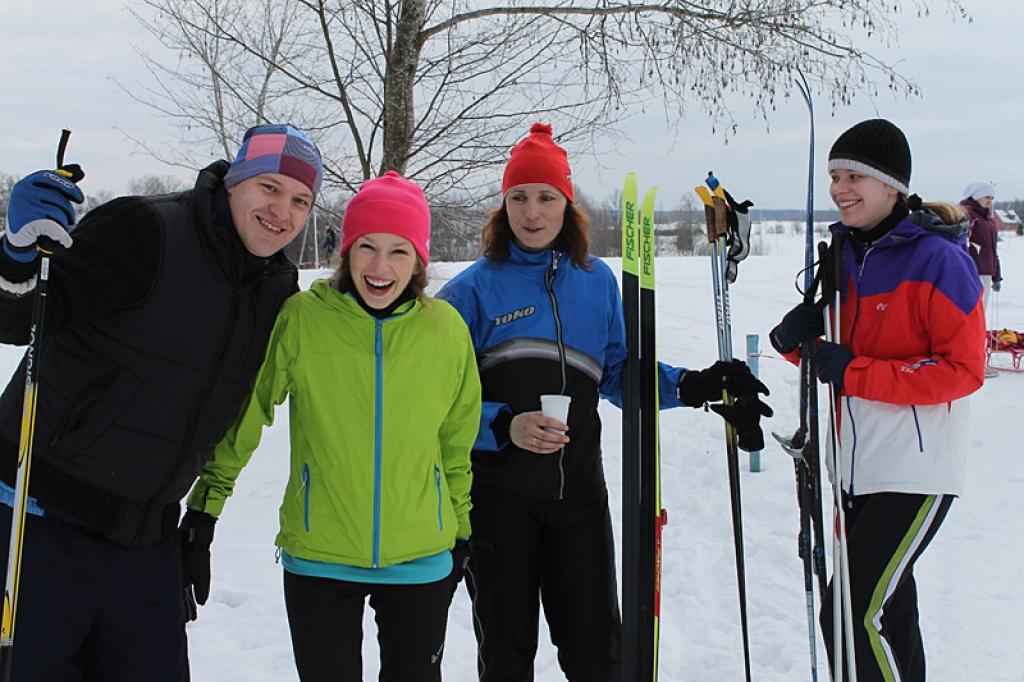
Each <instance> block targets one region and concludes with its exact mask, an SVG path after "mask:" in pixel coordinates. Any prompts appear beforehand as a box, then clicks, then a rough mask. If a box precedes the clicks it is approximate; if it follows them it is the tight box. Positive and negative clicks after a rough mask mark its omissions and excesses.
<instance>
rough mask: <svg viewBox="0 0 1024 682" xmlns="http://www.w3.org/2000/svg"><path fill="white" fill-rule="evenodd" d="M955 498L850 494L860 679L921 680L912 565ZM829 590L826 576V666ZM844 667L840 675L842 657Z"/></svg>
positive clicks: (865, 681)
mask: <svg viewBox="0 0 1024 682" xmlns="http://www.w3.org/2000/svg"><path fill="white" fill-rule="evenodd" d="M952 503H953V496H952V495H912V494H908V493H873V494H870V495H858V496H856V497H854V498H852V500H850V499H849V498H847V501H846V502H845V504H846V505H847V509H846V539H847V550H848V553H849V557H850V592H851V598H852V602H853V635H854V648H855V650H856V656H855V660H856V662H857V680H858V682H876V681H877V682H881V681H882V680H896V682H924V679H925V663H924V645H923V643H922V642H921V628H920V626H919V625H918V611H917V584H916V583H915V582H914V564H915V563H916V562H917V559H918V558H919V557H920V556H921V554H922V553H923V552H924V550H925V548H927V547H928V544H929V543H930V542H931V540H932V538H933V537H935V533H936V532H937V531H938V529H939V526H940V525H942V521H943V519H945V518H946V513H947V512H948V511H949V507H950V505H951V504H952ZM832 589H833V587H832V582H829V585H828V590H827V592H826V595H825V603H824V604H823V605H822V609H821V629H822V633H823V635H824V638H825V648H826V649H827V651H828V657H829V663H830V665H831V661H832V660H833V655H834V654H833V651H832ZM844 647H845V644H844ZM843 665H844V668H843V677H844V679H845V677H846V668H845V665H846V664H845V662H844V664H843Z"/></svg>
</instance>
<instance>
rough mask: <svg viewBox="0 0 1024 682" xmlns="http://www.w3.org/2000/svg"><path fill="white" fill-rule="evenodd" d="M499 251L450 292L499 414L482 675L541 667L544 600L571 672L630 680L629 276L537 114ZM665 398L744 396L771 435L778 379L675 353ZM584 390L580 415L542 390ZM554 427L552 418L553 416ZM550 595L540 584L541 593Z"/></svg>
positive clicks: (479, 494)
mask: <svg viewBox="0 0 1024 682" xmlns="http://www.w3.org/2000/svg"><path fill="white" fill-rule="evenodd" d="M502 194H503V201H502V204H501V206H500V207H499V208H498V209H497V210H495V211H494V212H493V213H492V214H491V215H490V218H489V220H488V222H487V223H486V225H485V226H484V230H483V246H484V257H483V258H481V259H480V260H479V261H477V262H476V263H474V264H473V265H472V266H470V267H469V268H467V269H466V270H465V271H463V272H462V273H460V274H459V275H458V276H457V277H455V278H454V279H453V280H452V281H451V282H449V283H448V284H447V285H446V286H445V287H444V288H443V289H442V290H441V292H440V293H439V297H441V298H444V299H446V300H447V301H449V302H450V303H451V304H452V305H454V306H455V308H456V309H457V310H458V311H459V312H460V313H461V314H462V316H463V318H464V319H465V320H466V324H467V325H468V326H469V330H470V334H471V335H472V337H473V345H474V348H475V350H476V353H477V362H478V365H479V368H480V380H481V384H482V388H483V401H484V402H483V414H482V416H481V424H480V431H479V434H478V435H477V440H476V443H475V445H474V450H473V491H472V496H473V510H472V512H471V516H470V518H471V520H472V524H473V531H474V532H473V543H472V562H471V573H470V579H469V580H468V581H467V585H468V587H469V590H470V594H471V596H472V598H473V608H474V613H475V616H476V620H475V623H474V625H475V628H476V635H477V641H478V643H479V660H478V668H479V673H480V679H481V680H485V681H488V682H490V681H492V680H532V679H533V659H534V655H535V653H536V648H537V637H538V618H539V606H540V605H541V604H543V607H544V614H545V617H546V619H547V622H548V627H549V630H550V632H551V639H552V642H553V643H554V644H555V646H556V647H557V648H558V660H559V664H560V665H561V667H562V670H563V672H564V673H565V675H566V677H567V678H568V679H569V680H573V681H576V680H580V681H582V680H586V681H587V682H593V681H594V680H610V679H613V680H618V679H619V675H620V673H619V671H618V663H619V648H620V647H619V642H620V630H621V627H620V618H619V607H618V599H617V596H616V594H617V590H616V581H615V558H614V547H613V541H612V528H611V516H610V513H609V508H608V493H607V489H606V486H605V480H604V470H603V466H602V462H601V421H600V418H599V416H598V412H597V404H598V400H599V398H600V397H602V396H604V397H605V398H608V399H609V400H612V401H613V402H615V403H616V404H618V402H619V399H620V395H621V374H622V366H623V363H624V361H625V358H626V346H625V325H624V323H623V319H622V303H621V299H620V295H619V287H618V284H617V282H616V280H615V276H614V275H613V273H612V271H611V270H610V269H609V268H608V266H607V265H606V264H605V263H603V262H602V261H601V260H599V259H597V258H595V257H593V256H591V255H589V253H588V251H589V232H588V219H587V216H586V214H585V213H584V212H583V211H582V210H581V209H580V208H579V207H578V206H576V204H575V203H574V193H573V185H572V180H571V171H570V168H569V162H568V157H567V155H566V153H565V150H564V149H562V148H561V147H559V146H558V145H557V144H555V142H554V140H553V139H552V133H551V126H549V125H544V124H534V126H533V127H532V129H531V131H530V135H529V136H528V137H526V138H525V139H524V140H522V141H521V142H520V143H519V144H517V145H516V146H515V148H514V149H513V150H512V153H511V156H510V159H509V162H508V165H507V166H506V168H505V172H504V177H503V180H502ZM659 385H660V401H661V405H662V407H675V406H678V405H690V406H694V407H696V406H701V405H703V404H704V403H705V402H709V401H717V400H720V399H721V395H722V388H723V387H724V388H726V389H728V390H729V391H730V392H731V393H732V394H733V395H735V396H741V399H740V400H738V401H737V406H736V407H735V409H734V410H733V411H731V412H729V413H728V416H727V418H728V419H729V420H730V421H731V422H732V423H734V425H735V426H736V427H737V431H738V433H740V441H741V447H742V446H743V445H744V444H746V445H748V446H750V447H751V449H757V447H755V446H756V445H757V444H758V443H759V442H760V441H761V430H760V426H759V419H760V416H761V415H762V414H766V415H770V410H768V408H767V406H766V405H764V404H763V403H761V402H760V400H759V399H758V397H757V394H758V392H763V393H767V389H765V388H764V386H763V385H762V384H761V383H760V382H758V381H757V380H756V379H754V377H753V376H752V375H751V374H750V370H749V369H748V368H747V366H746V365H745V364H743V363H742V362H739V361H732V362H717V363H715V365H713V366H712V367H709V368H708V369H706V370H703V371H700V372H688V371H686V370H684V369H681V368H673V367H668V366H666V365H662V366H661V368H660V381H659ZM550 393H554V394H563V395H568V396H570V397H571V404H570V407H569V414H568V418H567V423H563V422H560V421H558V420H556V419H553V418H550V417H545V416H544V415H543V414H541V412H540V411H539V409H538V408H539V396H540V395H542V394H550ZM548 429H552V430H548ZM538 597H539V598H538Z"/></svg>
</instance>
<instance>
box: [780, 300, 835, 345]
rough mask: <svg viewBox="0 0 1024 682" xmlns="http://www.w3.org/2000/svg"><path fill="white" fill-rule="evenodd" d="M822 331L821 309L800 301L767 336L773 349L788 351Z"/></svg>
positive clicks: (823, 321)
mask: <svg viewBox="0 0 1024 682" xmlns="http://www.w3.org/2000/svg"><path fill="white" fill-rule="evenodd" d="M824 333H825V318H824V316H823V314H822V311H821V309H820V308H819V307H818V306H816V305H814V304H812V303H801V304H799V305H797V306H796V307H795V308H793V309H792V310H790V311H789V312H788V313H786V315H785V317H783V318H782V322H779V324H778V325H776V327H775V329H773V330H772V333H771V334H769V335H768V338H769V340H770V341H771V342H772V345H773V346H775V350H777V351H779V352H780V353H789V352H790V351H792V350H794V349H795V348H796V347H797V346H799V345H800V344H801V343H803V342H804V341H811V340H813V339H816V338H818V337H819V336H821V335H823V334H824Z"/></svg>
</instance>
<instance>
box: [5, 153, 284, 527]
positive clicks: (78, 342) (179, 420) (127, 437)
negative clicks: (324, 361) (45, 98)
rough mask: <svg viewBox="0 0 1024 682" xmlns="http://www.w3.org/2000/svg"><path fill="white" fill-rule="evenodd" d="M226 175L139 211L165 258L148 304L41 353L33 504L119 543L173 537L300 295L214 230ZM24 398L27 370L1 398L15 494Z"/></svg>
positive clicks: (75, 331)
mask: <svg viewBox="0 0 1024 682" xmlns="http://www.w3.org/2000/svg"><path fill="white" fill-rule="evenodd" d="M226 167H227V164H215V165H214V166H212V167H211V168H210V169H208V170H209V171H213V173H212V174H211V173H208V172H205V173H204V174H202V175H201V176H200V181H199V183H197V186H196V189H194V190H191V191H188V192H183V193H181V194H176V195H167V196H162V197H151V198H147V199H145V201H148V202H150V203H151V205H152V207H153V209H154V210H155V211H156V213H157V215H158V217H159V220H160V225H161V229H160V235H161V237H160V238H161V240H162V248H161V261H160V269H159V274H158V275H157V277H156V280H155V283H154V285H153V289H152V291H151V293H150V294H149V295H148V296H147V297H146V298H145V300H144V302H143V303H142V304H140V305H138V306H135V307H132V308H130V309H127V310H117V311H113V312H111V313H109V314H106V315H104V316H102V317H99V318H98V319H94V320H90V321H88V322H86V323H81V324H76V325H73V326H72V327H71V328H69V329H68V330H66V331H65V332H63V333H61V334H59V335H56V336H54V337H51V338H48V339H46V340H45V341H44V345H43V348H42V357H41V359H40V374H39V393H38V407H37V413H36V442H35V448H34V452H33V464H32V472H31V480H30V485H29V491H30V494H31V495H33V496H34V497H35V498H36V499H37V500H38V501H39V503H40V505H41V506H42V507H43V509H44V510H46V511H47V512H48V513H53V514H55V515H57V516H59V517H62V518H68V519H70V520H73V521H76V522H78V523H81V524H83V525H85V526H87V527H90V528H93V529H95V530H97V531H99V532H101V533H103V534H104V535H106V536H107V537H109V538H111V539H113V540H115V541H117V542H120V543H123V544H127V545H143V544H151V543H154V542H157V541H159V540H160V539H161V538H164V537H166V536H167V534H168V533H170V532H172V531H173V530H174V528H175V527H176V525H177V520H178V514H179V502H180V500H181V498H182V497H183V496H184V495H185V494H186V493H187V492H188V490H189V488H190V487H191V486H192V483H193V482H194V481H195V478H196V476H197V475H198V474H199V472H200V471H201V470H202V468H203V466H204V464H205V463H206V461H207V460H208V459H209V457H210V455H211V454H212V452H213V448H214V446H216V444H217V443H218V442H219V441H220V439H221V438H222V437H223V436H224V434H225V433H226V432H227V430H228V428H229V427H230V426H231V425H232V424H233V423H234V421H235V419H236V418H237V417H238V414H239V411H240V409H241V405H242V402H243V400H244V399H245V398H246V397H247V396H248V394H249V391H250V389H251V386H252V382H253V380H254V378H255V375H256V372H257V371H258V369H259V367H260V364H261V363H262V361H263V354H264V351H265V349H266V344H267V340H268V338H269V335H270V331H271V329H272V327H273V324H274V320H275V318H276V316H277V312H278V310H279V309H280V307H281V304H282V303H283V302H284V300H285V299H286V298H287V297H288V296H289V295H290V294H291V293H292V292H294V291H295V290H296V288H297V286H296V279H297V275H296V271H295V268H294V266H293V265H292V264H291V263H290V262H289V261H288V260H287V259H286V258H285V257H284V256H283V255H282V254H278V255H276V256H274V257H272V258H270V259H266V260H265V261H262V262H261V263H262V265H261V266H260V267H256V268H254V267H252V264H253V263H252V258H251V257H247V255H246V254H245V253H244V252H243V251H242V249H243V248H244V247H242V246H241V242H240V241H239V240H238V237H237V235H235V234H234V233H233V230H232V228H231V227H230V226H224V225H216V224H214V222H213V220H212V216H213V200H214V192H215V191H216V189H217V188H218V187H219V183H220V177H222V176H223V172H222V171H223V170H224V169H226ZM204 176H205V184H206V185H208V186H205V187H204V186H203V185H204ZM123 246H124V248H130V245H123ZM44 336H45V332H44ZM23 364H24V363H23ZM23 390H24V367H21V368H19V371H18V372H17V373H16V375H15V377H14V378H13V379H12V381H11V383H10V384H9V385H8V386H7V389H6V390H5V391H4V393H3V396H2V397H0V438H2V439H3V440H4V441H7V443H6V444H4V447H3V448H2V452H0V475H2V477H3V478H4V480H6V481H8V482H9V483H12V482H13V475H12V474H13V461H11V455H12V454H13V453H12V452H11V448H10V445H11V444H12V443H17V441H18V432H19V428H20V421H21V410H22V394H23Z"/></svg>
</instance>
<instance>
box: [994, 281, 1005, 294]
mask: <svg viewBox="0 0 1024 682" xmlns="http://www.w3.org/2000/svg"><path fill="white" fill-rule="evenodd" d="M1002 288H1003V280H1001V279H994V280H992V291H996V292H998V291H999V290H1000V289H1002Z"/></svg>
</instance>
